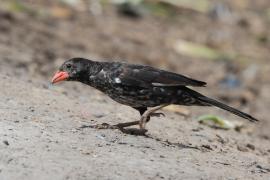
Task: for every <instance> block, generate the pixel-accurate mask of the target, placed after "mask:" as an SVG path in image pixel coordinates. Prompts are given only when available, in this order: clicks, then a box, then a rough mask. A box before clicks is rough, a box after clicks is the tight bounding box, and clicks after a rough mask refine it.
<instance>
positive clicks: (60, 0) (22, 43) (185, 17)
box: [0, 0, 270, 139]
mask: <svg viewBox="0 0 270 180" xmlns="http://www.w3.org/2000/svg"><path fill="white" fill-rule="evenodd" d="M269 27H270V1H269V0H256V1H254V0H237V1H236V0H193V1H191V0H100V1H98V0H21V1H20V0H1V1H0V70H1V71H6V72H9V73H10V74H12V76H15V77H24V76H29V77H32V78H35V79H39V80H42V81H46V82H48V81H49V80H50V78H51V77H52V75H53V73H54V72H55V71H56V70H57V68H58V67H59V66H60V65H61V64H62V63H63V61H65V60H66V59H69V58H72V57H85V58H89V59H93V60H103V61H128V62H130V63H139V64H146V65H151V66H155V67H158V68H163V69H166V70H170V71H174V72H177V73H181V74H184V75H187V76H191V77H193V78H196V79H199V80H202V81H206V82H208V86H207V87H206V88H202V89H199V91H200V92H202V93H204V94H206V95H209V96H212V97H215V98H217V99H220V100H222V101H224V102H225V103H228V104H230V105H232V106H235V107H238V108H240V109H241V110H243V111H246V112H248V113H250V114H252V115H254V116H255V117H257V118H258V119H260V120H261V121H262V123H260V124H259V125H258V126H260V127H261V128H260V129H261V130H260V132H258V135H259V136H261V137H262V138H266V139H269V138H270V136H269V135H270V133H269V128H270V118H269V115H268V112H269V107H270V93H269V92H270V75H269V74H270V64H269V55H270V51H269V48H270V31H269Z"/></svg>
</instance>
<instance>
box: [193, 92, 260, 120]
mask: <svg viewBox="0 0 270 180" xmlns="http://www.w3.org/2000/svg"><path fill="white" fill-rule="evenodd" d="M189 90H190V91H191V93H192V95H193V97H195V98H196V99H198V100H199V101H201V102H203V103H206V104H208V105H212V106H216V107H218V108H221V109H224V110H226V111H229V112H231V113H233V114H235V115H237V116H240V117H242V118H245V119H247V120H249V121H251V122H256V121H258V119H256V118H254V117H252V116H251V115H249V114H247V113H244V112H241V111H239V110H237V109H235V108H233V107H230V106H228V105H226V104H223V103H221V102H219V101H217V100H214V99H211V98H209V97H206V96H204V95H202V94H200V93H198V92H196V91H193V90H191V89H189Z"/></svg>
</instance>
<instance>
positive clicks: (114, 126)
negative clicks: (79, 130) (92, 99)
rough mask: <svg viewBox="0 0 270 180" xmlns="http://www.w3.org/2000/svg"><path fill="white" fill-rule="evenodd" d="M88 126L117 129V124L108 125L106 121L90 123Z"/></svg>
mask: <svg viewBox="0 0 270 180" xmlns="http://www.w3.org/2000/svg"><path fill="white" fill-rule="evenodd" d="M89 127H90V128H94V129H119V127H118V126H117V125H110V124H108V123H102V124H96V125H90V126H89Z"/></svg>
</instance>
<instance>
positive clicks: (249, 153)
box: [0, 0, 270, 179]
mask: <svg viewBox="0 0 270 180" xmlns="http://www.w3.org/2000/svg"><path fill="white" fill-rule="evenodd" d="M38 2H39V1H38ZM42 2H44V1H40V2H39V3H36V4H33V3H31V1H25V6H26V5H27V6H26V7H29V9H23V8H21V9H19V10H18V7H17V6H16V7H17V9H16V11H15V10H14V8H10V7H13V6H14V5H13V6H11V5H10V1H4V0H3V1H2V2H1V6H0V22H1V23H0V78H1V81H0V87H1V90H0V98H1V101H0V124H1V125H0V134H1V135H0V137H1V139H0V140H1V142H0V151H1V152H0V179H127V178H129V179H269V178H270V165H269V164H270V132H269V128H270V119H269V115H268V111H269V107H270V95H269V91H270V84H269V83H270V78H269V73H270V65H269V62H268V61H269V60H268V58H269V47H270V42H269V38H270V33H269V30H268V29H269V24H270V20H269V19H267V18H266V17H264V16H263V15H262V14H263V13H258V12H264V10H265V9H267V6H266V5H267V1H263V0H261V1H258V3H255V4H252V3H251V2H249V3H248V4H247V5H246V7H242V6H240V5H239V4H237V3H236V4H234V3H233V1H228V3H229V5H230V9H231V10H230V12H234V13H232V14H233V17H234V18H230V21H228V19H226V18H225V19H224V18H221V19H216V16H215V17H214V19H213V17H212V16H211V14H207V15H205V14H200V13H197V12H190V11H188V10H183V11H181V12H180V13H179V15H178V16H177V17H178V18H175V19H173V20H168V18H167V17H160V16H154V15H150V14H146V15H144V16H143V17H142V18H139V19H133V18H128V17H124V16H121V15H119V14H117V13H116V10H115V7H113V6H111V5H107V6H105V7H104V10H103V13H102V14H93V13H91V12H85V11H84V10H83V9H78V8H74V7H69V6H63V5H59V4H54V3H52V4H53V5H52V4H50V3H49V4H46V3H42ZM48 2H50V1H48ZM213 2H216V1H213ZM36 9H39V10H40V11H41V12H42V13H40V12H39V13H37V12H36ZM268 10H269V9H268ZM221 17H223V16H221ZM231 19H233V20H231ZM177 40H186V41H192V42H196V43H200V44H206V45H207V46H209V47H211V48H215V49H218V50H219V51H222V52H226V53H231V52H233V53H238V54H239V55H238V56H237V57H235V58H233V60H224V59H221V60H209V59H207V58H201V57H194V56H188V55H183V54H181V53H179V52H177V51H176V50H175V48H174V44H175V42H176V41H177ZM76 56H80V57H87V58H92V59H97V60H121V61H128V62H131V63H141V64H148V65H152V66H155V67H159V68H163V69H167V70H171V71H174V72H178V73H182V74H185V75H188V76H191V77H193V78H197V79H199V80H203V81H206V82H208V86H207V87H205V88H199V89H197V90H199V91H200V92H202V93H204V94H206V95H209V96H211V97H215V98H217V99H220V100H222V101H224V102H226V103H228V104H230V105H232V106H235V107H238V108H239V109H241V110H243V111H245V112H248V113H250V114H252V115H254V116H255V117H257V118H258V119H260V122H259V123H256V124H251V123H249V122H246V121H245V120H243V119H241V118H237V117H235V116H233V115H230V114H229V113H226V112H224V111H222V110H218V109H216V108H199V107H189V108H187V110H188V111H190V113H191V115H190V116H189V117H186V118H184V117H182V116H180V115H179V114H177V113H175V112H171V111H165V110H164V113H165V114H166V117H161V118H153V119H152V120H151V121H150V123H149V124H148V125H147V128H148V132H147V135H146V136H136V135H131V134H127V133H124V132H121V131H119V130H96V129H92V128H88V127H87V126H89V125H93V124H100V123H103V122H106V123H110V124H114V123H119V122H127V121H132V120H136V119H138V118H139V114H138V113H137V112H135V111H134V110H133V109H132V108H129V107H127V106H123V105H120V104H117V103H116V102H113V101H112V100H111V99H110V98H108V97H107V96H105V95H103V94H102V93H100V92H98V91H96V90H94V89H92V88H89V87H87V86H85V85H82V84H79V83H70V82H68V83H62V84H59V85H57V86H51V85H49V81H50V79H51V77H52V75H53V73H54V72H55V71H56V70H57V67H58V66H59V65H60V64H61V63H63V61H64V60H66V59H68V58H71V57H76ZM231 77H233V78H236V80H237V82H238V83H239V85H238V83H237V85H233V87H230V88H229V87H228V86H230V85H231V84H230V81H228V82H229V83H227V81H226V80H228V79H229V80H231V79H230V78H231ZM224 82H225V83H224ZM204 114H216V115H219V116H221V117H225V118H226V119H229V120H231V121H237V122H241V123H244V128H243V129H242V130H241V131H240V132H238V131H235V130H221V129H213V128H210V127H208V126H205V125H202V124H199V123H198V121H197V120H196V119H197V118H198V117H199V116H200V115H204Z"/></svg>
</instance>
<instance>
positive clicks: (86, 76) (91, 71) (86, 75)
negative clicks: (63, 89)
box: [78, 61, 103, 85]
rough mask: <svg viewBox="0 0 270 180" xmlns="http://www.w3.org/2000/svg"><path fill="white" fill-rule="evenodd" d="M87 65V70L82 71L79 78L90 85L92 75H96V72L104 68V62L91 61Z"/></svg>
mask: <svg viewBox="0 0 270 180" xmlns="http://www.w3.org/2000/svg"><path fill="white" fill-rule="evenodd" d="M86 66H87V68H86V71H85V72H83V73H81V75H80V78H79V79H78V81H80V82H82V83H84V84H88V85H89V83H91V82H90V77H91V76H95V75H96V74H98V73H99V72H100V71H101V70H102V68H103V63H101V62H96V61H91V62H90V63H89V64H87V65H86Z"/></svg>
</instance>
